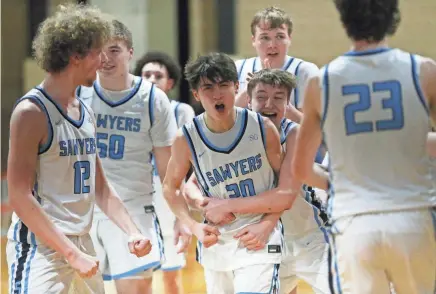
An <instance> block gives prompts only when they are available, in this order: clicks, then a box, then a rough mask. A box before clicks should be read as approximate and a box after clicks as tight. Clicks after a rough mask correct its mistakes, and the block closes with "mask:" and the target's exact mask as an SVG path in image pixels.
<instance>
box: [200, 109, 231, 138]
mask: <svg viewBox="0 0 436 294" xmlns="http://www.w3.org/2000/svg"><path fill="white" fill-rule="evenodd" d="M235 122H236V109H233V111H231V112H230V115H229V117H228V118H225V119H220V120H214V119H213V118H212V117H210V116H208V115H207V113H205V115H204V123H205V124H206V126H207V128H208V129H209V130H210V131H211V132H212V133H224V132H227V131H229V130H230V129H231V128H233V126H234V125H235Z"/></svg>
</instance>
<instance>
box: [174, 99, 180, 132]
mask: <svg viewBox="0 0 436 294" xmlns="http://www.w3.org/2000/svg"><path fill="white" fill-rule="evenodd" d="M180 104H182V103H180V102H178V101H176V106H175V107H174V116H175V117H176V124H177V127H179V121H178V119H179V106H180Z"/></svg>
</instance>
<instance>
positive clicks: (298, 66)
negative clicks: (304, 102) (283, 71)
mask: <svg viewBox="0 0 436 294" xmlns="http://www.w3.org/2000/svg"><path fill="white" fill-rule="evenodd" d="M302 63H303V61H300V63H299V64H298V65H297V67H296V68H295V77H298V71H299V70H300V65H301V64H302ZM298 95H299V92H298V87H295V88H294V106H295V108H298V102H299V97H298Z"/></svg>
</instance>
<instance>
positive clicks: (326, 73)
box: [321, 64, 329, 128]
mask: <svg viewBox="0 0 436 294" xmlns="http://www.w3.org/2000/svg"><path fill="white" fill-rule="evenodd" d="M322 86H323V89H324V109H323V113H322V117H321V128H322V127H323V126H324V123H325V120H326V119H327V111H328V108H329V65H328V64H327V65H326V66H325V70H324V76H323V78H322Z"/></svg>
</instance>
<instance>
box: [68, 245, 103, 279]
mask: <svg viewBox="0 0 436 294" xmlns="http://www.w3.org/2000/svg"><path fill="white" fill-rule="evenodd" d="M67 261H68V263H69V264H70V265H71V267H72V268H73V269H75V270H76V272H77V273H78V274H79V276H81V277H82V278H91V277H92V276H94V275H95V274H96V273H97V271H98V264H99V262H98V259H97V258H96V257H94V256H91V255H88V254H86V253H83V252H82V251H80V250H77V252H75V253H74V254H72V255H71V256H70V257H69V258H67Z"/></svg>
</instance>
